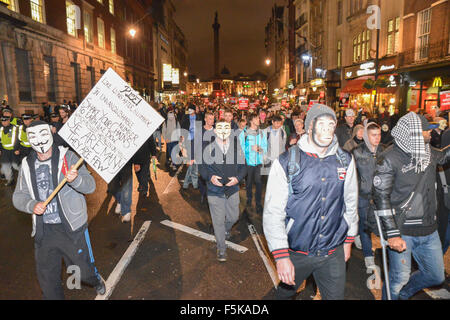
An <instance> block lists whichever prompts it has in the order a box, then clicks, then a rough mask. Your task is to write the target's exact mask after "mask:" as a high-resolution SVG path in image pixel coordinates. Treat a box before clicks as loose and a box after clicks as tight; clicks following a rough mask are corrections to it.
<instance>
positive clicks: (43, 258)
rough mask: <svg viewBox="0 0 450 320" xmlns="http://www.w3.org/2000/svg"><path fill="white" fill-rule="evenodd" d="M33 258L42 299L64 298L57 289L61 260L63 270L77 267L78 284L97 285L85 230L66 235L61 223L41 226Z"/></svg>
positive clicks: (96, 276) (59, 287) (60, 288)
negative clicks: (42, 228)
mask: <svg viewBox="0 0 450 320" xmlns="http://www.w3.org/2000/svg"><path fill="white" fill-rule="evenodd" d="M34 257H35V261H36V271H37V277H38V280H39V285H40V286H41V290H42V293H43V298H44V299H45V300H62V299H64V290H63V287H62V286H61V261H62V259H64V261H65V263H66V264H67V267H68V266H70V265H75V266H78V267H79V268H80V272H81V281H82V282H84V283H86V284H88V285H90V286H97V285H98V284H99V283H100V275H99V274H98V272H97V269H96V267H95V265H94V256H93V254H92V247H91V243H90V240H89V233H88V230H87V228H82V229H81V230H80V231H76V232H75V233H74V234H71V235H70V236H69V235H68V234H67V232H66V230H65V229H64V227H63V225H62V224H55V225H50V224H44V236H43V238H42V240H41V241H40V242H36V241H35V243H34Z"/></svg>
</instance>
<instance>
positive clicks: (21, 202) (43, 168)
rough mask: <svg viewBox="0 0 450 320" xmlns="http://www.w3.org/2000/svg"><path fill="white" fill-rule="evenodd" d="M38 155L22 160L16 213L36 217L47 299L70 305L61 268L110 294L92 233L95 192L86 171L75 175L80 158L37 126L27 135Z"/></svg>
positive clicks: (37, 251) (45, 127) (82, 169)
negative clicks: (90, 199) (90, 203)
mask: <svg viewBox="0 0 450 320" xmlns="http://www.w3.org/2000/svg"><path fill="white" fill-rule="evenodd" d="M26 132H27V135H28V140H29V141H30V144H31V147H32V148H33V151H31V152H30V154H29V155H28V156H27V157H26V158H24V159H23V160H22V165H21V168H20V172H19V178H18V180H17V185H16V189H15V190H14V194H13V204H14V207H15V208H16V209H17V210H19V211H22V212H25V213H28V214H31V215H32V221H33V232H32V237H34V248H35V260H36V271H37V277H38V280H39V284H40V287H41V290H42V292H43V297H44V299H46V300H47V299H50V300H60V299H64V290H63V287H62V286H61V262H62V260H63V259H64V261H65V263H66V265H67V266H70V265H73V266H78V268H79V270H80V275H81V281H82V282H84V283H87V284H89V285H91V286H93V287H95V289H96V291H97V294H101V295H103V294H104V293H105V291H106V288H105V282H104V280H103V279H102V278H101V276H100V274H99V273H98V272H97V269H96V267H95V265H94V257H93V255H92V247H91V244H90V240H89V233H88V229H87V220H88V215H87V207H86V200H85V198H84V195H85V194H90V193H93V192H94V191H95V187H96V185H95V180H94V178H93V177H92V176H91V174H90V173H89V171H88V170H87V168H86V166H84V165H83V166H81V167H80V169H78V170H77V169H75V164H76V163H77V162H78V160H79V158H78V156H77V155H76V154H75V153H73V152H71V151H70V150H68V149H67V148H64V147H62V146H57V145H56V144H54V143H53V138H52V134H51V129H50V126H49V125H48V124H47V123H45V122H43V121H34V122H33V123H32V124H31V125H30V126H29V127H28V128H27V130H26ZM64 177H65V178H67V183H66V184H65V185H64V186H63V187H62V189H61V191H60V192H59V193H58V194H57V195H56V196H55V197H54V198H53V199H52V200H51V201H50V202H49V203H48V204H47V205H46V204H45V201H46V200H47V198H48V196H49V195H50V194H51V193H52V192H53V190H54V189H55V188H56V187H57V186H58V184H59V183H60V182H61V181H62V180H63V179H64Z"/></svg>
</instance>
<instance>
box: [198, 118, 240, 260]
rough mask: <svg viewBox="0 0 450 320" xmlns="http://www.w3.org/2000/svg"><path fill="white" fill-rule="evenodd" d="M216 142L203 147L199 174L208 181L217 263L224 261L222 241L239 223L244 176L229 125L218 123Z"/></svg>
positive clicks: (237, 148) (236, 141) (235, 139)
mask: <svg viewBox="0 0 450 320" xmlns="http://www.w3.org/2000/svg"><path fill="white" fill-rule="evenodd" d="M214 132H215V134H216V139H215V140H214V142H212V143H210V144H209V145H207V146H206V148H205V150H204V152H203V154H204V159H203V163H202V164H201V165H200V168H199V171H200V174H201V176H202V178H203V179H204V180H205V181H207V188H208V203H209V208H210V212H211V219H212V223H213V227H214V235H215V237H216V242H217V260H219V261H221V262H224V261H226V260H227V254H226V244H225V240H228V239H229V238H230V231H231V228H232V227H233V225H234V224H235V223H236V222H237V220H238V219H239V202H240V199H239V183H240V182H241V181H242V179H244V177H245V176H246V174H247V169H246V166H245V156H244V153H243V151H242V148H241V146H240V144H239V139H237V138H236V137H234V136H232V137H230V135H231V124H230V123H228V122H219V123H217V124H216V129H215V130H214Z"/></svg>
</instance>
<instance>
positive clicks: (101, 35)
mask: <svg viewBox="0 0 450 320" xmlns="http://www.w3.org/2000/svg"><path fill="white" fill-rule="evenodd" d="M97 38H98V46H99V47H100V48H103V49H104V48H105V23H104V22H103V20H102V19H100V18H97Z"/></svg>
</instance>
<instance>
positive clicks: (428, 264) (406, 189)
mask: <svg viewBox="0 0 450 320" xmlns="http://www.w3.org/2000/svg"><path fill="white" fill-rule="evenodd" d="M392 136H393V138H394V145H393V146H391V147H389V148H388V149H387V150H386V151H385V152H384V153H383V154H382V156H381V157H380V158H379V160H378V163H377V166H376V170H375V175H374V179H373V199H374V203H375V214H376V215H378V217H380V220H381V225H382V231H383V233H384V234H385V238H386V239H387V241H388V246H389V250H388V255H389V280H390V293H391V298H392V299H393V300H397V299H401V300H406V299H409V298H410V297H412V296H413V295H414V294H415V293H417V292H418V291H420V290H422V289H424V288H427V287H430V286H435V285H439V284H441V283H442V282H443V281H444V280H445V277H444V259H443V254H442V245H441V242H440V239H439V235H438V231H437V229H438V224H437V217H436V209H437V208H436V206H437V204H436V202H437V201H436V189H435V185H436V166H437V165H439V164H440V165H444V164H446V163H448V162H449V160H450V148H447V149H445V151H442V150H441V151H440V150H437V149H434V148H432V147H430V141H431V127H430V123H429V122H428V120H427V119H426V118H425V117H424V116H423V115H417V114H415V113H414V112H410V113H408V114H406V115H405V116H403V117H402V118H400V120H399V121H398V123H397V125H396V127H395V128H394V129H393V130H392ZM411 256H414V260H415V261H416V262H417V264H418V267H419V270H417V271H416V272H414V273H413V274H411ZM383 299H386V288H385V287H383Z"/></svg>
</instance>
